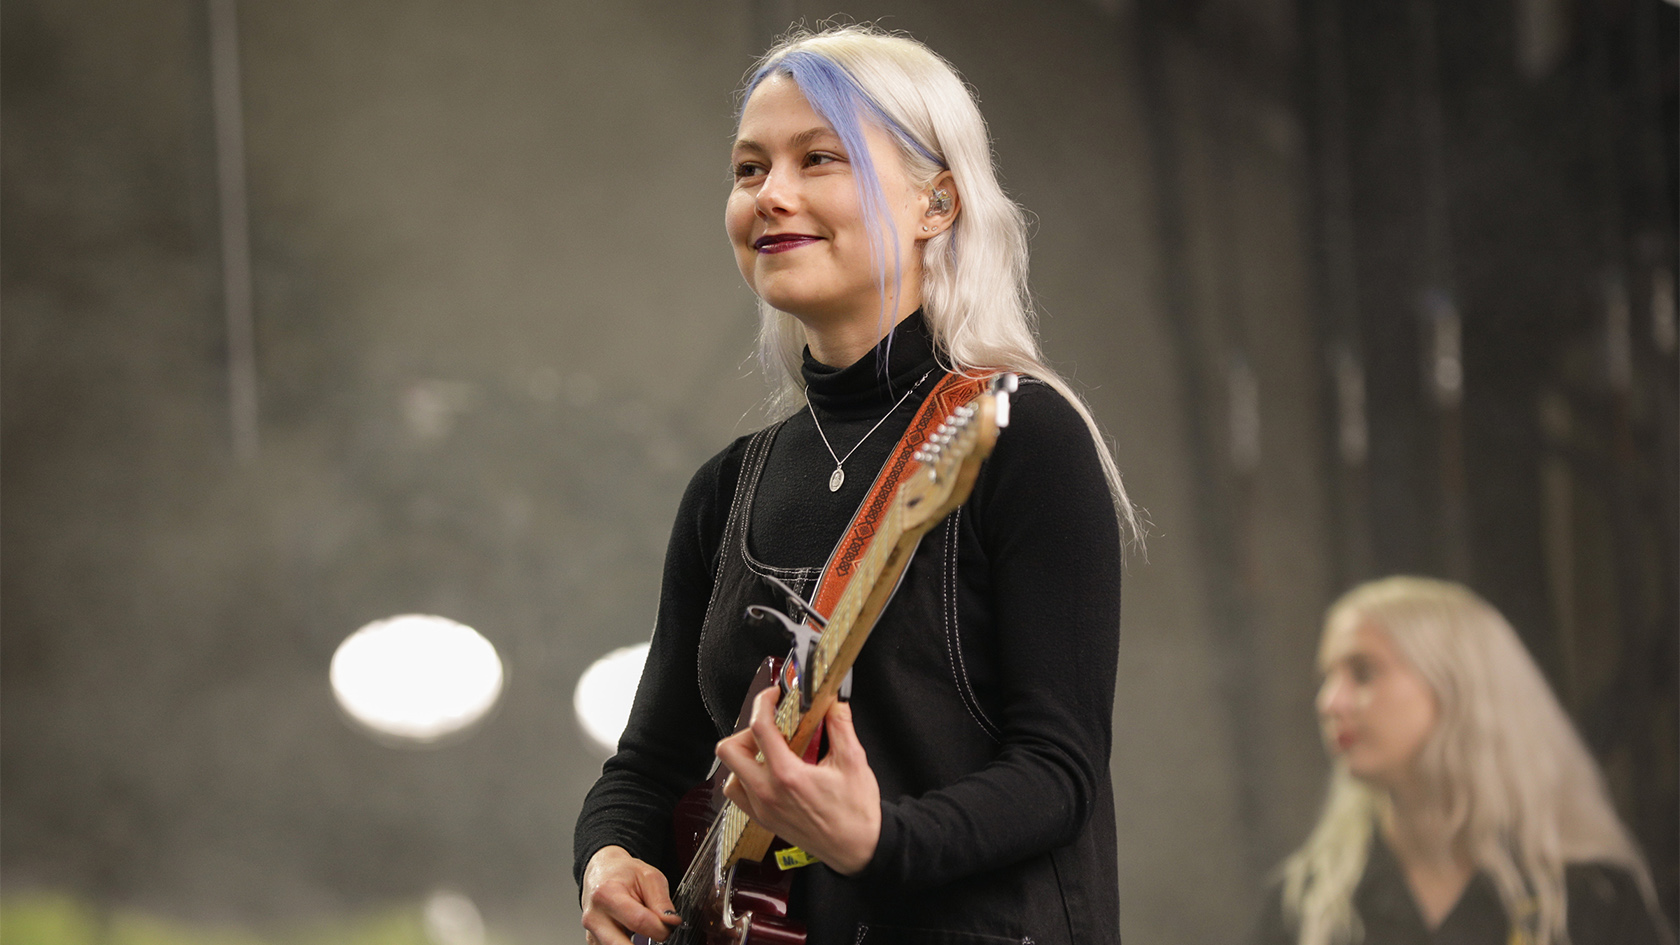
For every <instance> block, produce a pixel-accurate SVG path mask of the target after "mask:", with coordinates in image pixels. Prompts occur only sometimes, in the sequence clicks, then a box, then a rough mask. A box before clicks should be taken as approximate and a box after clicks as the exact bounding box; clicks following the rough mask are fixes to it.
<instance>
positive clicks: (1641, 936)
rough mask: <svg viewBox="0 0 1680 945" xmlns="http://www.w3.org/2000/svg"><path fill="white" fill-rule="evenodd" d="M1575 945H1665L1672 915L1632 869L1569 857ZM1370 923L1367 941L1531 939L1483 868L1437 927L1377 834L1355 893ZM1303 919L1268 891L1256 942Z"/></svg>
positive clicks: (1466, 943)
mask: <svg viewBox="0 0 1680 945" xmlns="http://www.w3.org/2000/svg"><path fill="white" fill-rule="evenodd" d="M1564 884H1565V894H1566V896H1567V899H1568V903H1569V941H1570V942H1571V943H1572V945H1659V943H1661V942H1663V941H1665V940H1666V939H1667V938H1668V934H1667V933H1666V932H1665V931H1664V928H1663V927H1664V926H1665V924H1666V922H1665V920H1663V919H1661V918H1659V917H1657V916H1656V915H1654V914H1653V913H1652V912H1651V910H1650V909H1649V908H1648V907H1647V906H1646V904H1645V900H1644V897H1642V896H1641V895H1640V894H1639V886H1638V884H1637V882H1636V881H1635V880H1634V878H1633V875H1632V874H1630V873H1629V872H1628V871H1627V870H1625V869H1622V868H1620V867H1617V866H1613V865H1610V864H1607V863H1570V864H1569V865H1568V867H1567V868H1566V870H1565V871H1564ZM1353 906H1354V911H1355V912H1356V913H1357V914H1358V916H1359V921H1360V926H1361V927H1362V928H1363V929H1364V938H1363V945H1508V943H1511V942H1518V941H1526V940H1527V939H1524V938H1520V937H1517V936H1513V935H1512V934H1511V920H1510V917H1509V916H1507V915H1506V914H1505V906H1504V905H1503V904H1502V903H1501V902H1500V900H1499V891H1498V890H1497V889H1496V888H1495V887H1494V885H1493V880H1492V879H1490V878H1489V877H1488V876H1487V874H1485V873H1477V874H1476V875H1475V876H1474V877H1472V878H1471V880H1470V884H1469V885H1468V886H1466V887H1465V888H1464V892H1463V893H1462V894H1460V896H1459V899H1458V902H1456V903H1455V904H1454V905H1453V907H1452V909H1451V910H1449V911H1448V912H1447V914H1446V915H1445V916H1443V917H1442V918H1441V922H1440V924H1439V925H1437V926H1436V927H1435V928H1433V929H1431V928H1430V927H1429V926H1428V924H1427V923H1425V922H1424V919H1423V913H1422V912H1421V911H1420V910H1419V908H1418V905H1417V902H1416V900H1414V899H1413V898H1412V893H1411V889H1410V888H1409V887H1408V886H1407V884H1406V874H1405V870H1404V868H1402V867H1401V865H1400V862H1399V860H1397V859H1396V858H1395V856H1394V853H1393V851H1391V850H1390V849H1389V847H1388V845H1387V844H1386V843H1384V842H1383V841H1382V838H1381V837H1380V836H1376V837H1373V838H1372V839H1371V849H1370V852H1369V853H1368V860H1367V862H1366V864H1365V873H1364V875H1363V876H1362V877H1361V878H1360V881H1359V886H1358V888H1357V889H1355V891H1354V895H1353ZM1300 934H1301V933H1300V930H1299V928H1298V923H1297V922H1296V921H1294V920H1292V919H1291V918H1290V917H1289V916H1288V915H1287V914H1286V913H1285V911H1284V908H1283V896H1282V893H1281V890H1280V889H1277V888H1274V889H1272V890H1271V892H1270V893H1269V894H1268V898H1267V900H1266V904H1265V909H1264V911H1263V912H1262V913H1261V916H1260V921H1259V924H1258V927H1257V928H1256V929H1255V933H1254V936H1253V939H1252V941H1253V942H1254V945H1296V943H1297V942H1298V941H1299V940H1300Z"/></svg>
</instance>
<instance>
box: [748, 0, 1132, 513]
mask: <svg viewBox="0 0 1680 945" xmlns="http://www.w3.org/2000/svg"><path fill="white" fill-rule="evenodd" d="M813 62H814V63H815V65H814V66H813ZM813 71H817V72H819V73H821V75H820V78H821V79H822V80H824V82H825V83H831V82H833V81H836V80H838V81H839V82H841V83H844V84H845V85H846V86H847V87H848V88H847V90H848V91H850V92H852V93H853V95H854V96H855V97H856V98H858V99H859V102H858V105H857V106H856V107H854V108H853V109H852V113H849V114H848V113H844V111H843V110H837V109H836V107H835V104H833V103H832V100H831V98H830V97H829V96H828V95H827V94H826V93H824V92H823V91H822V90H819V89H816V88H812V89H807V88H805V87H804V86H803V85H801V91H803V92H805V94H806V97H807V99H810V100H811V101H812V105H813V107H814V108H816V110H817V111H818V112H819V113H821V114H822V115H823V117H824V118H825V119H827V120H828V121H829V122H830V123H831V124H833V125H835V127H836V129H837V130H839V131H840V132H841V134H842V138H845V137H848V135H847V132H848V131H849V130H850V129H851V128H853V127H855V125H856V123H857V122H858V121H860V120H863V121H874V122H876V123H878V124H881V125H882V126H884V127H885V128H887V130H888V131H889V132H891V136H892V138H893V140H894V141H895V142H896V143H897V145H898V149H897V150H898V154H899V157H900V158H901V159H902V160H903V162H904V167H905V168H906V170H907V171H908V173H909V176H910V178H911V180H912V181H914V182H915V183H916V185H917V186H920V187H926V186H929V185H930V184H932V182H933V180H934V178H936V177H937V176H938V175H939V174H940V173H941V172H942V171H946V170H949V171H950V172H951V176H952V177H953V179H954V180H955V183H956V190H957V194H958V197H959V199H960V201H961V211H960V212H959V213H958V214H957V216H956V219H955V220H954V221H953V224H952V225H951V226H950V227H949V228H948V229H946V230H945V231H944V232H941V233H939V234H937V235H935V236H934V237H933V238H932V239H929V240H927V241H926V244H925V245H926V248H925V250H924V251H923V261H922V273H923V275H922V286H921V289H922V303H923V304H922V313H923V316H924V318H925V320H926V323H927V326H928V329H929V331H930V332H931V333H932V335H933V338H934V341H935V343H936V348H937V349H938V350H939V351H940V352H941V357H942V359H949V361H950V362H951V363H949V364H946V365H945V367H946V368H947V369H950V370H954V371H958V372H960V373H964V374H970V375H978V374H980V373H982V372H984V371H986V370H987V369H1003V370H1010V371H1016V372H1019V373H1022V374H1029V375H1031V376H1033V377H1035V378H1037V379H1039V380H1041V381H1043V382H1045V383H1046V384H1049V385H1050V386H1051V387H1052V388H1054V389H1055V390H1056V391H1057V392H1058V393H1060V394H1061V395H1062V396H1063V397H1065V398H1066V399H1067V400H1068V402H1069V403H1071V404H1072V405H1073V406H1074V408H1075V409H1076V410H1078V411H1079V415H1080V416H1081V417H1082V418H1083V419H1084V420H1085V425H1086V427H1087V428H1088V429H1089V431H1090V433H1091V438H1092V439H1093V440H1094V441H1095V442H1096V445H1097V456H1098V457H1099V459H1100V461H1101V463H1102V468H1103V475H1104V476H1105V478H1106V479H1107V480H1108V486H1109V492H1110V495H1111V496H1112V498H1113V500H1114V507H1115V511H1116V513H1117V514H1118V515H1119V517H1120V519H1121V522H1122V526H1123V529H1124V530H1125V531H1126V532H1127V533H1128V535H1129V536H1130V537H1131V538H1132V539H1133V540H1134V541H1141V539H1142V536H1143V531H1144V529H1143V525H1142V521H1141V518H1140V515H1139V513H1138V511H1137V510H1136V508H1135V507H1134V506H1133V505H1132V503H1131V501H1130V499H1129V498H1128V497H1127V495H1126V489H1125V486H1124V485H1123V484H1122V483H1121V481H1120V471H1119V469H1118V467H1116V466H1115V463H1114V456H1113V453H1112V451H1111V450H1110V448H1109V446H1108V444H1107V442H1106V441H1105V439H1104V437H1103V435H1102V432H1101V430H1100V429H1099V428H1098V427H1097V423H1096V420H1095V419H1094V418H1093V417H1092V416H1091V411H1090V408H1089V407H1088V406H1087V405H1086V404H1085V402H1084V400H1083V399H1082V398H1081V397H1080V396H1079V395H1078V394H1076V393H1075V392H1074V391H1073V389H1072V388H1071V387H1070V386H1069V385H1068V383H1067V381H1065V380H1064V379H1063V378H1062V377H1061V376H1060V375H1059V374H1057V373H1056V372H1055V371H1054V370H1052V369H1051V368H1050V367H1049V366H1048V365H1047V364H1045V363H1044V359H1043V356H1042V355H1041V354H1040V353H1039V348H1038V339H1037V337H1036V336H1035V335H1034V332H1033V322H1034V314H1033V308H1032V299H1031V296H1030V295H1029V293H1028V291H1027V235H1026V217H1025V214H1024V213H1023V212H1022V211H1021V208H1020V207H1019V206H1017V205H1016V204H1015V202H1014V201H1013V200H1011V199H1010V198H1009V197H1008V195H1006V194H1005V193H1004V192H1003V188H1002V186H1000V185H999V183H998V179H997V172H996V169H995V168H994V167H993V164H992V148H991V137H990V135H989V134H988V133H987V130H986V122H985V120H984V119H983V118H982V117H981V116H980V109H979V106H978V105H977V104H976V103H975V100H974V96H973V94H972V93H971V92H970V91H969V89H968V86H967V85H965V84H964V83H963V80H962V78H961V77H960V76H958V74H957V72H956V70H955V69H953V68H952V67H951V65H950V63H948V62H946V61H945V60H944V59H943V58H941V57H940V56H939V55H938V54H937V53H935V52H934V51H933V50H931V49H929V48H927V47H926V46H924V45H922V44H921V43H919V42H917V41H915V40H913V39H910V38H908V37H904V36H898V35H893V34H890V33H886V32H883V31H880V30H878V29H875V28H873V27H869V26H858V25H851V26H841V27H834V28H830V29H826V30H824V31H822V32H820V33H812V32H810V31H807V30H803V29H798V30H795V31H794V32H792V33H790V34H788V35H787V36H786V37H784V38H783V39H782V40H781V41H780V42H779V43H777V44H776V46H775V47H773V48H772V49H771V50H770V51H769V52H767V53H765V55H764V57H763V58H761V59H760V60H759V61H758V62H757V63H755V64H754V65H753V67H752V69H751V70H750V71H749V72H748V73H747V79H746V81H745V83H744V84H743V89H742V92H741V102H742V104H743V106H744V105H745V102H746V100H747V98H748V97H749V96H750V95H751V94H752V91H753V89H754V88H755V87H756V86H757V84H758V83H759V82H760V81H762V80H763V79H764V78H765V77H766V76H768V75H771V74H781V75H786V76H788V77H790V78H792V79H793V80H794V82H795V83H800V82H801V80H802V77H804V76H808V75H810V74H811V73H812V72H813ZM860 113H861V114H860ZM856 172H857V173H858V175H859V177H860V180H859V184H858V186H859V192H860V195H861V196H862V197H863V204H864V207H865V212H866V217H868V218H869V220H868V222H869V225H870V226H871V227H872V228H873V229H874V230H876V231H878V232H877V237H878V238H882V234H881V232H879V231H881V230H883V228H884V225H885V224H883V222H882V220H881V219H880V217H881V215H880V214H878V213H871V212H869V211H870V209H871V208H872V206H873V205H874V204H875V202H876V201H875V200H873V199H871V197H872V196H873V195H874V194H878V193H879V189H880V182H879V179H878V178H877V177H876V176H875V172H874V170H873V168H872V167H871V166H869V165H868V164H862V165H861V166H859V167H858V168H857V169H856ZM883 242H884V238H883ZM877 276H878V278H880V279H881V280H882V293H883V298H884V297H885V295H886V285H885V280H886V279H887V277H888V273H886V272H885V270H884V267H883V270H882V271H881V272H878V273H877ZM884 327H885V326H884V325H883V328H884ZM804 344H805V335H804V331H803V328H802V327H801V325H800V323H799V322H798V320H797V319H795V318H794V317H793V316H792V315H789V314H788V313H786V312H783V311H780V310H778V309H776V308H774V307H772V306H771V305H769V304H768V303H765V302H764V301H763V300H760V301H759V336H758V358H759V365H760V367H761V368H762V369H763V371H764V373H765V376H766V377H767V378H770V379H771V380H772V383H774V384H775V386H776V392H775V393H774V394H773V395H772V406H773V407H782V408H787V407H792V406H794V405H796V404H797V403H798V402H799V398H800V396H801V390H802V388H801V384H802V381H801V375H800V366H801V350H802V348H803V347H804Z"/></svg>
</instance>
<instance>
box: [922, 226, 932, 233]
mask: <svg viewBox="0 0 1680 945" xmlns="http://www.w3.org/2000/svg"><path fill="white" fill-rule="evenodd" d="M932 229H933V227H930V226H924V227H922V232H923V233H927V232H930V231H931V230H932Z"/></svg>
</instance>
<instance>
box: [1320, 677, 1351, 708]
mask: <svg viewBox="0 0 1680 945" xmlns="http://www.w3.org/2000/svg"><path fill="white" fill-rule="evenodd" d="M1347 705H1348V687H1347V684H1346V681H1345V680H1343V679H1342V678H1341V677H1340V675H1339V674H1337V673H1331V674H1330V675H1328V676H1326V677H1324V684H1323V685H1321V686H1319V687H1318V700H1317V708H1318V714H1319V715H1324V716H1330V715H1336V714H1338V713H1340V712H1342V711H1344V710H1345V709H1346V708H1347Z"/></svg>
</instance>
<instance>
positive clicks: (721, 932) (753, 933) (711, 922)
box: [633, 657, 805, 945]
mask: <svg viewBox="0 0 1680 945" xmlns="http://www.w3.org/2000/svg"><path fill="white" fill-rule="evenodd" d="M782 662H783V661H782V660H781V659H778V658H776V657H768V658H766V659H765V660H764V662H763V663H761V664H759V667H758V673H757V675H755V676H754V677H753V681H752V685H751V686H749V687H747V698H746V701H745V703H744V704H743V705H742V706H741V715H740V717H739V718H737V719H736V720H735V731H737V732H739V731H740V730H742V729H744V728H746V727H747V726H748V725H749V724H750V723H751V721H752V701H753V698H754V697H755V696H757V695H758V694H759V693H760V692H763V691H764V689H765V687H767V686H774V685H777V678H778V677H779V675H780V672H781V668H782ZM728 777H729V770H728V769H727V768H724V767H722V766H721V765H720V766H719V767H718V770H717V772H716V773H715V774H713V776H712V778H711V779H710V780H709V781H707V782H706V783H704V784H702V785H700V786H699V787H696V788H695V789H694V790H692V791H689V792H688V793H687V794H685V795H683V798H682V800H680V801H678V802H677V807H676V810H675V811H674V812H673V813H672V816H671V830H672V833H673V834H674V839H675V841H676V853H677V862H679V863H689V862H692V861H693V860H694V859H695V857H697V856H699V855H700V853H701V849H702V847H703V846H704V845H705V842H706V834H707V832H708V831H709V830H710V829H711V826H712V822H713V821H715V820H716V819H717V816H718V812H719V811H721V810H722V809H723V803H724V796H723V782H724V780H725V779H727V778H728ZM786 846H788V844H785V843H781V842H779V840H778V842H776V843H772V844H771V852H770V853H769V854H768V855H766V856H765V858H764V859H763V860H761V861H759V862H756V863H749V862H746V861H742V862H740V863H737V864H735V866H734V867H732V868H731V869H730V870H729V871H728V872H726V873H725V874H724V875H723V876H721V877H718V878H717V881H716V882H715V883H713V884H712V885H713V888H712V889H711V890H710V892H709V895H706V896H704V897H702V901H699V902H697V903H696V904H695V906H694V908H692V909H691V910H690V912H691V914H687V915H684V916H683V924H682V925H681V926H679V927H678V928H676V929H674V930H672V932H671V934H670V936H668V937H667V938H666V939H665V943H666V945H804V943H805V927H804V926H803V925H800V924H799V923H798V922H795V921H793V920H792V919H789V918H788V897H789V894H790V893H791V892H792V889H793V873H792V871H789V870H783V869H781V868H779V867H778V866H777V865H776V856H775V850H776V849H778V848H784V847H786ZM678 908H679V911H681V904H680V903H679V905H678ZM633 941H634V942H635V943H636V945H647V943H648V940H647V939H645V938H643V937H642V936H640V935H638V936H635V937H634V939H633Z"/></svg>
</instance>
